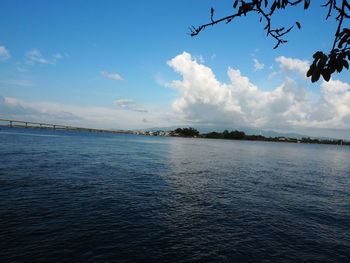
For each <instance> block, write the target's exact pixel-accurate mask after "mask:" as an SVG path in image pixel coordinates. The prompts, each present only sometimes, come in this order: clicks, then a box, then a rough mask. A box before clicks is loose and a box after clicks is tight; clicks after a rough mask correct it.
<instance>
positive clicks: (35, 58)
mask: <svg viewBox="0 0 350 263" xmlns="http://www.w3.org/2000/svg"><path fill="white" fill-rule="evenodd" d="M26 56H27V59H28V63H30V64H34V63H42V64H48V63H50V61H49V60H47V59H46V58H44V57H43V55H42V54H41V52H40V50H38V49H32V50H29V51H28V52H27V54H26Z"/></svg>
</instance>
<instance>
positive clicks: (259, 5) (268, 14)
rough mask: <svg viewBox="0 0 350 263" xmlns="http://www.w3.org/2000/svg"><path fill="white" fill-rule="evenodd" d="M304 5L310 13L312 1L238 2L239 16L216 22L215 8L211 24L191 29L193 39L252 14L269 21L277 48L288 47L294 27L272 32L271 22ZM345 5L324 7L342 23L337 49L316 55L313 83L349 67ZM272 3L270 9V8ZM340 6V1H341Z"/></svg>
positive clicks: (349, 40)
mask: <svg viewBox="0 0 350 263" xmlns="http://www.w3.org/2000/svg"><path fill="white" fill-rule="evenodd" d="M302 2H303V3H304V6H303V8H304V9H305V10H306V9H308V8H309V6H310V3H311V0H295V1H289V0H273V1H271V0H270V1H269V0H250V1H244V0H234V1H233V9H234V10H236V12H235V13H233V14H231V15H229V16H226V17H223V18H219V19H214V11H215V10H214V8H211V9H210V21H211V22H210V23H207V24H203V25H200V26H198V27H194V26H192V27H190V35H191V36H196V35H198V34H199V33H200V32H201V31H203V30H204V29H205V28H207V27H209V26H214V25H216V24H219V23H222V22H225V23H226V24H228V23H230V22H231V21H233V19H235V18H237V17H241V16H242V15H244V16H246V15H247V14H249V13H257V14H258V15H260V16H261V17H260V22H262V20H264V21H265V23H266V24H265V27H264V30H266V34H267V36H271V37H273V38H274V39H275V40H276V41H277V43H276V45H275V46H274V48H278V47H279V45H280V44H283V43H286V42H287V40H286V39H284V36H285V35H287V34H288V33H289V32H290V31H291V30H292V29H293V28H294V25H292V26H290V27H287V28H286V27H281V28H272V27H271V19H272V16H273V15H274V13H275V12H276V10H280V9H286V8H287V7H289V6H296V5H299V4H301V3H302ZM340 2H341V5H337V1H336V0H328V1H327V3H325V4H324V5H322V7H326V8H328V12H327V16H326V19H328V18H329V17H331V15H332V12H336V13H337V16H336V20H337V21H338V26H337V30H336V32H335V38H334V42H333V47H332V49H331V51H330V52H329V54H328V55H325V54H324V53H323V52H321V51H318V52H316V53H315V54H314V56H313V58H314V61H313V63H312V65H311V66H310V69H309V71H308V73H307V76H308V77H309V76H310V77H311V81H312V82H315V81H317V80H318V79H319V77H320V76H322V77H323V78H324V79H325V80H326V81H328V80H329V79H330V76H331V75H332V74H333V73H334V72H335V71H337V72H340V71H342V69H343V67H345V68H347V69H348V67H349V65H348V64H349V63H348V61H350V53H349V52H350V51H349V48H348V45H350V30H349V29H348V28H344V27H343V21H344V19H348V18H350V13H349V12H350V5H349V2H348V0H342V1H340ZM269 3H270V5H269ZM338 3H339V1H338ZM295 24H296V25H297V27H298V29H300V28H301V25H300V23H299V22H298V21H296V22H295Z"/></svg>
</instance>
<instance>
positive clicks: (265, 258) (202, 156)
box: [0, 127, 350, 262]
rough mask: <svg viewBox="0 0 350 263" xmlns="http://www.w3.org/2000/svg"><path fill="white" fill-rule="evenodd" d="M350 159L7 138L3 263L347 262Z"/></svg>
mask: <svg viewBox="0 0 350 263" xmlns="http://www.w3.org/2000/svg"><path fill="white" fill-rule="evenodd" d="M349 186H350V147H348V146H335V145H307V144H288V143H274V142H250V141H228V140H210V139H186V138H170V137H150V136H137V135H128V134H107V133H88V132H76V131H52V130H34V129H24V128H22V129H21V128H12V129H10V128H6V127H0V248H1V249H0V262H29V261H34V262H53V261H59V262H349V260H350V187H349Z"/></svg>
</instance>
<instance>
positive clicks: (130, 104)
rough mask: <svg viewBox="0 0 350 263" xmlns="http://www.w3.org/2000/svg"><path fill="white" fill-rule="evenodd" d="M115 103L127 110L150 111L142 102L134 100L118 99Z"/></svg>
mask: <svg viewBox="0 0 350 263" xmlns="http://www.w3.org/2000/svg"><path fill="white" fill-rule="evenodd" d="M114 103H115V104H116V105H118V106H119V107H121V108H123V109H126V110H131V111H138V112H148V111H147V110H146V109H145V108H144V107H143V106H142V105H141V104H140V103H138V102H136V101H134V100H128V99H124V100H116V101H115V102H114Z"/></svg>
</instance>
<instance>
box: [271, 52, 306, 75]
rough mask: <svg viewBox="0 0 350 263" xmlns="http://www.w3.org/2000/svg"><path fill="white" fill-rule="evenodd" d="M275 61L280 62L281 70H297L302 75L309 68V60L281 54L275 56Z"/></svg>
mask: <svg viewBox="0 0 350 263" xmlns="http://www.w3.org/2000/svg"><path fill="white" fill-rule="evenodd" d="M276 61H277V62H279V63H280V69H281V71H282V72H287V73H290V72H297V73H299V74H300V75H301V76H302V77H305V76H306V72H307V71H308V69H309V62H308V61H307V60H300V59H296V58H286V57H284V56H281V57H278V58H276Z"/></svg>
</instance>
